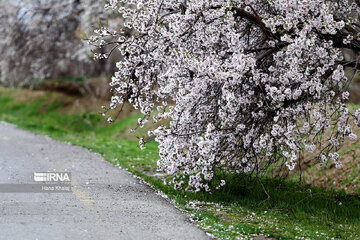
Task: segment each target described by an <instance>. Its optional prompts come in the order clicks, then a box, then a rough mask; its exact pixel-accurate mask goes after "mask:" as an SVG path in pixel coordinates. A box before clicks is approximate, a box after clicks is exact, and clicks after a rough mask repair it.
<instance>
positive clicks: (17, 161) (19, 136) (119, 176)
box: [0, 122, 208, 240]
mask: <svg viewBox="0 0 360 240" xmlns="http://www.w3.org/2000/svg"><path fill="white" fill-rule="evenodd" d="M54 169H55V171H60V172H61V171H65V170H66V171H69V172H71V174H72V175H71V177H72V186H73V188H72V192H71V193H0V239H1V240H2V239H16V240H18V239H21V240H23V239H24V240H27V239H34V240H35V239H39V240H42V239H46V240H50V239H51V240H56V239H79V240H81V239H104V240H110V239H208V237H207V236H206V234H205V233H204V232H203V231H201V230H200V229H198V228H197V227H195V226H194V225H192V224H191V223H190V222H189V221H188V218H187V216H185V215H184V214H182V213H181V212H180V211H179V210H177V209H176V208H174V207H173V206H172V205H171V204H170V203H169V202H167V201H166V200H165V199H163V198H161V197H160V196H158V195H156V194H155V192H154V191H153V190H152V189H150V188H149V187H148V186H146V185H144V184H142V183H140V182H139V180H137V179H135V178H134V177H132V176H131V175H130V174H128V173H127V172H126V171H124V170H121V169H118V168H116V167H114V166H113V165H111V164H110V163H108V162H106V161H105V160H103V159H102V157H101V156H100V155H99V154H96V153H92V152H90V151H88V150H85V149H83V148H80V147H76V146H72V145H70V144H67V143H62V142H57V141H54V140H51V139H50V138H48V137H46V136H41V135H36V134H34V133H30V132H27V131H23V130H20V129H17V128H16V127H15V126H13V125H10V124H7V123H1V122H0V183H1V184H23V183H34V182H33V172H47V171H54Z"/></svg>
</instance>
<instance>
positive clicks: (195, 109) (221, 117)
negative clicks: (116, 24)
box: [90, 0, 360, 191]
mask: <svg viewBox="0 0 360 240" xmlns="http://www.w3.org/2000/svg"><path fill="white" fill-rule="evenodd" d="M359 6H360V1H336V0H311V1H310V0H297V1H295V0H235V1H234V0H231V1H230V0H214V1H209V0H136V1H135V0H126V1H122V0H111V1H110V2H109V4H107V5H106V7H107V8H111V9H113V10H115V11H119V12H120V13H121V14H122V16H123V17H124V19H125V23H124V27H123V30H121V31H113V30H111V29H107V28H105V27H103V28H101V29H98V30H97V31H96V35H94V36H92V38H91V40H90V42H91V43H92V44H96V45H98V46H99V47H100V48H101V47H103V46H107V45H111V46H113V50H116V49H119V50H120V52H121V54H122V55H123V57H124V60H122V61H120V62H118V63H117V68H118V71H117V72H115V75H114V76H113V78H112V82H111V86H112V88H113V97H112V100H111V105H110V108H111V109H115V108H117V107H120V108H121V105H123V103H124V102H125V101H128V102H130V103H132V104H133V106H134V107H135V108H136V109H140V111H141V112H142V113H143V118H141V119H139V121H138V123H139V126H140V127H142V126H144V124H145V123H146V122H148V121H154V122H157V121H160V120H162V119H169V120H170V124H169V126H160V127H159V128H157V129H156V130H154V131H150V132H149V135H150V136H154V137H155V140H156V141H157V142H159V149H160V151H159V155H160V161H159V162H158V166H159V168H160V169H161V170H165V171H166V172H167V173H169V174H172V175H174V178H173V180H172V181H171V183H173V184H175V187H176V188H180V187H182V186H184V185H187V186H188V189H192V190H195V191H199V190H201V189H205V190H210V187H209V183H210V182H211V181H212V180H213V179H214V176H215V174H216V172H217V170H218V169H222V170H226V171H234V172H254V173H259V172H261V171H263V170H264V169H266V168H267V167H269V166H271V165H274V164H278V166H280V165H283V166H287V167H288V168H289V169H290V170H293V169H294V168H295V167H296V166H297V165H299V164H300V159H301V158H300V156H301V154H302V153H303V152H304V151H308V152H316V153H317V154H316V155H317V160H318V162H322V163H326V162H332V163H334V164H335V165H336V167H338V168H340V167H341V161H340V157H339V154H338V153H337V151H338V149H339V148H340V146H341V145H342V144H343V143H344V141H345V140H346V139H349V140H355V139H356V138H357V136H356V134H355V133H354V131H353V127H354V126H355V125H359V123H360V111H359V110H358V111H356V112H355V114H353V113H352V112H351V111H349V109H348V107H347V106H346V104H345V102H346V100H347V99H348V97H349V94H348V92H347V91H346V88H347V87H348V85H349V83H350V81H351V76H350V77H347V76H346V75H345V67H347V68H349V69H350V70H352V72H353V74H352V75H354V74H355V72H356V71H357V69H358V64H359V63H358V59H357V58H355V59H351V60H348V61H346V60H345V58H344V57H343V54H342V49H344V48H347V49H351V50H352V51H359V50H360V33H359V30H360V25H359V23H358V22H359V21H358V13H359V10H360V7H359ZM128 30H131V31H133V33H134V34H133V35H131V36H129V35H126V34H125V32H127V31H128ZM97 57H98V58H103V57H107V55H104V54H98V55H97ZM111 120H112V119H111V118H109V121H111ZM145 142H146V141H145V140H144V139H143V138H141V139H140V147H141V148H143V147H144V144H145ZM185 183H186V184H185ZM223 184H225V182H224V181H221V183H220V185H223Z"/></svg>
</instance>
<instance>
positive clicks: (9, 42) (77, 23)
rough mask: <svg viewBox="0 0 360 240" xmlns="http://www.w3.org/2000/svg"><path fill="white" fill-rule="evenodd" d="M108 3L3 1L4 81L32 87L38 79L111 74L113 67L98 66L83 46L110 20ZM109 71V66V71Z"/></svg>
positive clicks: (1, 60) (0, 10)
mask: <svg viewBox="0 0 360 240" xmlns="http://www.w3.org/2000/svg"><path fill="white" fill-rule="evenodd" d="M104 4H105V2H104V1H91V0H65V1H56V0H24V1H16V0H11V1H0V18H1V23H0V30H1V32H2V33H4V34H3V38H2V39H1V40H0V47H1V48H2V49H4V51H2V52H1V53H0V55H1V58H0V66H1V76H0V79H1V82H2V83H3V84H5V85H9V86H23V85H28V84H29V83H30V81H31V80H33V79H46V78H57V77H63V76H96V75H100V74H101V73H109V72H111V71H112V70H113V69H112V68H111V65H113V62H108V63H106V64H101V65H99V64H97V63H96V62H94V61H93V59H92V58H91V57H90V50H91V49H90V48H89V45H88V44H86V43H85V42H83V41H82V37H83V35H84V33H87V34H89V33H90V32H91V31H93V30H94V29H95V28H96V27H98V26H99V22H100V21H101V20H103V21H105V19H106V21H107V22H109V19H110V20H111V19H113V18H111V17H110V16H109V15H107V13H106V11H105V10H104ZM108 66H110V67H108Z"/></svg>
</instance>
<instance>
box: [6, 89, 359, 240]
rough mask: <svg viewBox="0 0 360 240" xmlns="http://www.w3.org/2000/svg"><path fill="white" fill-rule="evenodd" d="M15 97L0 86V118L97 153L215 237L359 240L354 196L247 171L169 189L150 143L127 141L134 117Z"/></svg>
mask: <svg viewBox="0 0 360 240" xmlns="http://www.w3.org/2000/svg"><path fill="white" fill-rule="evenodd" d="M22 91H24V90H22ZM19 94H20V95H21V93H19V92H18V90H9V89H0V120H2V121H7V122H10V123H14V124H16V125H18V126H19V127H21V128H24V129H27V130H31V131H35V132H38V133H41V134H46V135H48V136H50V137H52V138H54V139H57V140H61V141H67V142H71V143H73V144H76V145H79V146H83V147H85V148H88V149H91V150H93V151H95V152H98V153H100V154H102V155H103V156H104V158H105V159H106V160H107V161H109V162H111V163H113V164H119V165H120V166H122V167H123V168H126V169H128V170H129V171H130V172H132V173H133V174H136V175H138V176H140V177H142V178H143V179H144V180H146V181H147V182H148V183H150V184H151V185H153V186H154V187H155V188H156V189H158V190H160V191H162V192H163V193H165V194H166V195H167V196H168V197H169V198H171V199H173V200H174V201H175V202H176V204H177V205H178V206H179V207H180V208H182V209H183V210H184V211H186V212H187V213H189V214H190V215H191V216H192V218H193V219H194V220H195V221H196V222H197V224H198V225H199V226H201V227H202V228H203V229H205V230H206V231H207V232H209V233H211V234H213V235H214V236H215V237H216V238H219V239H250V238H253V239H256V237H254V236H255V235H263V236H270V237H273V238H276V239H360V197H359V196H356V195H348V194H346V193H345V192H342V191H336V190H325V189H322V188H314V187H310V186H306V185H304V184H299V183H297V182H292V181H280V180H278V179H270V178H267V179H262V184H261V183H260V182H259V181H258V180H257V179H254V178H251V177H249V176H247V175H223V176H221V177H222V178H224V179H225V180H226V182H227V183H228V184H227V185H226V186H225V187H224V188H222V189H221V190H219V191H217V192H214V193H213V194H208V193H204V192H200V193H196V194H195V193H190V192H185V191H175V190H174V189H173V188H172V187H169V186H166V185H164V184H163V179H162V177H161V175H160V177H158V176H155V174H156V173H157V172H156V161H157V160H158V159H159V158H158V155H157V144H156V143H154V142H151V143H150V144H149V145H147V149H146V150H145V151H140V150H139V148H138V147H137V142H136V141H133V140H129V139H130V138H129V137H128V136H129V135H128V130H129V129H130V128H133V127H134V126H135V124H136V119H137V118H138V115H130V116H128V117H126V118H123V119H120V120H118V121H117V122H115V123H114V124H112V125H108V124H107V123H105V121H104V120H103V118H102V117H100V115H99V114H98V113H94V112H91V111H85V112H79V113H76V114H66V113H64V111H63V109H64V107H65V105H64V104H63V102H62V100H61V97H57V98H56V100H54V99H53V98H54V94H53V93H52V94H50V93H48V94H45V95H43V96H39V97H32V98H29V99H31V100H22V101H19V100H16V99H17V97H19ZM354 174H356V173H354ZM357 175H359V173H357ZM350 180H351V179H350ZM350 180H349V181H350ZM263 187H265V189H266V190H267V192H268V194H269V195H270V198H269V199H268V197H267V195H266V193H265V192H264V189H263Z"/></svg>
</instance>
